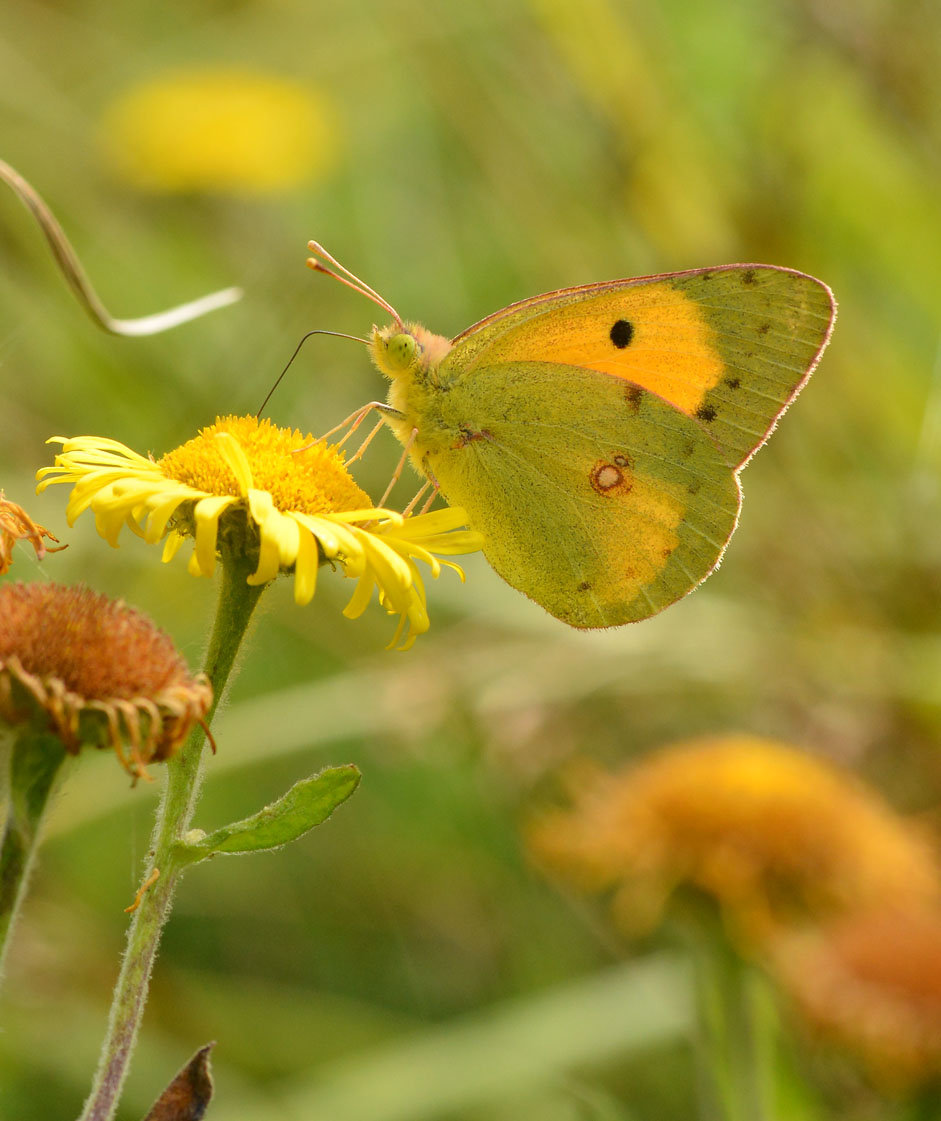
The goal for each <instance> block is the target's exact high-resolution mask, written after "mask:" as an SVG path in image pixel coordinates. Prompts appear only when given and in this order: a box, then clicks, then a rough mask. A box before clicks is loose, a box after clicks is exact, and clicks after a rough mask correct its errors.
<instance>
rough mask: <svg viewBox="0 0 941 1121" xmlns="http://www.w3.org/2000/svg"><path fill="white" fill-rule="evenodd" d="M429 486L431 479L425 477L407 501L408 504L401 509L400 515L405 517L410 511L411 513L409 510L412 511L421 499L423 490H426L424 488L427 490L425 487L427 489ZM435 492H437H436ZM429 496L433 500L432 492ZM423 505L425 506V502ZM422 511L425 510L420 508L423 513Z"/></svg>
mask: <svg viewBox="0 0 941 1121" xmlns="http://www.w3.org/2000/svg"><path fill="white" fill-rule="evenodd" d="M430 486H431V479H426V480H425V481H424V483H422V485H421V486H420V487H419V488H418V490H417V491H415V495H414V497H413V498H412V500H411V502H409V504H408V505H407V506H406V507H405V509H404V510H403V511H402V516H403V517H406V518H407V517H408V516H409V514H410V513H411V512H412V511H413V510H414V509H415V507H416V506H417V505H418V503H419V502H420V501H421V498H422V496H423V495H424V493H425V491H426V490H427V489H428V488H429V487H430ZM436 493H437V492H436ZM431 497H432V500H434V497H435V496H434V494H432V496H431ZM425 505H426V506H427V503H426V504H425ZM424 512H425V510H424V509H423V510H422V513H424Z"/></svg>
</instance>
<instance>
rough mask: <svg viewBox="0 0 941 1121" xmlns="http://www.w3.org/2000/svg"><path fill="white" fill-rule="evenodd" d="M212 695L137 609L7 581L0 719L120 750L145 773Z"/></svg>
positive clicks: (74, 744) (67, 741)
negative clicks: (147, 765)
mask: <svg viewBox="0 0 941 1121" xmlns="http://www.w3.org/2000/svg"><path fill="white" fill-rule="evenodd" d="M211 703H212V689H211V687H210V685H209V682H208V681H207V680H206V678H205V677H203V676H202V675H199V676H196V677H193V676H192V675H191V674H190V672H189V670H188V669H187V667H186V663H185V662H184V661H183V659H182V657H181V656H180V655H179V653H178V652H177V651H176V649H175V647H174V646H173V643H172V642H171V641H170V639H169V637H168V636H167V635H166V634H164V633H163V632H162V631H160V630H158V629H157V628H156V627H155V626H154V625H153V623H151V621H150V620H149V619H148V618H147V617H146V616H145V615H142V614H141V613H140V612H139V611H135V610H134V609H133V608H131V607H128V606H127V605H126V604H124V603H121V602H120V601H116V600H110V599H108V598H107V597H106V596H102V595H99V594H98V593H97V592H93V591H91V590H90V589H88V588H81V587H78V588H66V587H61V586H59V585H57V584H46V583H42V584H40V583H34V584H4V585H2V586H0V720H3V721H5V722H6V723H8V724H19V723H27V722H29V723H33V724H38V725H45V726H47V727H49V728H51V729H52V730H53V731H54V732H55V734H56V735H58V736H59V738H60V739H61V740H62V742H63V744H64V746H65V748H66V750H68V751H69V752H71V753H72V754H76V753H77V752H78V751H79V749H80V748H81V747H82V746H84V745H91V746H95V747H110V748H113V749H114V751H115V752H116V753H117V755H118V758H119V759H120V760H121V762H122V764H123V765H124V767H125V768H126V769H127V770H128V771H129V772H130V773H131V774H132V775H134V776H135V777H139V776H140V775H143V774H145V770H144V767H145V764H146V763H149V762H151V761H157V762H159V761H160V760H163V759H166V758H168V757H169V756H170V755H172V754H173V752H174V751H176V749H177V748H178V747H179V746H180V744H181V743H182V741H183V739H184V738H185V736H186V734H187V733H188V732H189V730H190V728H191V727H192V725H193V724H194V723H195V722H198V721H201V720H202V719H203V718H204V716H205V715H206V712H207V711H208V709H209V706H210V704H211ZM126 749H127V750H126Z"/></svg>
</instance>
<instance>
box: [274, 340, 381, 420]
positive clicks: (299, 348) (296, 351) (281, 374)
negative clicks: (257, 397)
mask: <svg viewBox="0 0 941 1121" xmlns="http://www.w3.org/2000/svg"><path fill="white" fill-rule="evenodd" d="M311 335H333V336H334V337H335V338H338V339H352V340H353V342H354V343H364V344H368V342H369V340H368V339H361V338H359V336H358V335H346V334H344V333H343V332H342V331H308V332H307V334H306V335H304V337H303V338H302V339H301V341H300V342H299V343H298V344H297V346H296V347H295V348H294V353H293V354H292V355H291V357H290V358H289V359H288V362H287V365H286V366H285V367H284V369H283V370H282V371H281V373H280V374H278V379H277V381H276V382H275V383H274V385H273V386H272V387H271V388H270V389H269V390H268V395H267V396H266V397H265V399H264V401H262V403H261V408H260V409H259V410H258V412H257V413H255V416H256V417H260V416H261V414H262V413H263V412H264V411H265V405H267V404H268V402H269V401H270V400H271V396H272V394H273V393H274V391H275V390H276V389H277V388H278V386H279V385H280V384H281V379H282V378H283V377H284V375H285V374H286V373H287V372H288V370H290V368H291V364H292V363H293V361H294V359H295V358H296V357H297V356H298V355H299V354H300V352H301V347H302V346H303V345H304V343H306V342H307V340H308V339H309V338H310V337H311Z"/></svg>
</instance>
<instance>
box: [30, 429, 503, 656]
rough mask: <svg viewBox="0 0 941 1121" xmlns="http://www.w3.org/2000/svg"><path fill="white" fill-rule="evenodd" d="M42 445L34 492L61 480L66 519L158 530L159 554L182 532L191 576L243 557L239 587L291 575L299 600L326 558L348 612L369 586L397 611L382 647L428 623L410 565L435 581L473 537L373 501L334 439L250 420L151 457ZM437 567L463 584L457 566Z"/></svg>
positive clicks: (456, 524)
mask: <svg viewBox="0 0 941 1121" xmlns="http://www.w3.org/2000/svg"><path fill="white" fill-rule="evenodd" d="M50 443H61V444H62V451H61V452H60V453H59V454H58V455H57V456H56V459H55V464H54V465H53V466H52V467H45V468H43V469H42V470H41V471H39V473H38V477H39V478H40V480H41V481H40V483H39V488H38V489H39V490H42V489H44V488H45V487H47V486H49V485H50V484H52V483H70V484H72V487H73V489H72V493H71V495H70V497H69V503H68V507H67V510H66V515H67V518H68V521H69V524H70V525H71V524H74V522H75V519H76V518H77V517H78V516H79V515H80V514H81V513H82V512H83V511H84V510H87V509H91V510H92V512H93V513H94V515H95V524H96V526H97V528H98V532H99V533H100V534H101V536H102V537H104V539H105V540H106V541H108V543H109V544H111V545H113V546H117V544H118V537H119V535H120V532H121V529H122V528H123V527H124V526H129V527H130V528H131V529H132V530H133V531H134V532H135V533H137V534H138V535H139V536H141V537H143V538H144V540H145V541H148V542H150V543H152V544H153V543H155V542H157V541H159V540H160V539H161V538H163V537H164V536H166V543H165V545H164V550H163V559H164V560H165V561H167V560H169V559H170V558H171V557H172V556H174V555H175V553H176V552H177V550H178V549H179V547H180V546H181V545H182V543H183V541H184V540H185V538H187V537H192V538H193V539H194V542H195V546H194V549H193V553H192V555H191V557H190V561H189V570H190V572H191V573H193V575H197V576H211V575H212V573H213V570H214V568H215V565H216V559H217V557H218V556H220V555H229V556H232V557H239V556H242V557H248V558H250V560H251V563H252V564H253V565H255V571H254V573H253V574H252V575H251V576H250V577H249V579H248V582H249V583H250V584H267V583H268V582H269V581H271V580H273V579H274V578H275V577H276V576H277V575H278V574H279V573H292V574H293V576H294V599H295V601H296V602H297V603H298V604H306V603H309V602H310V600H311V599H312V598H313V595H314V592H315V590H316V587H317V573H318V569H319V568H320V566H321V565H322V564H324V563H330V564H332V565H333V566H334V567H336V568H339V569H340V570H341V571H342V572H343V574H344V575H345V576H350V577H353V578H354V579H356V580H357V581H358V583H357V587H356V590H355V592H354V594H353V597H352V599H351V600H350V602H349V604H348V605H347V607H346V608H345V610H344V614H345V615H346V616H347V617H348V618H357V617H358V616H359V615H361V614H362V613H363V611H364V610H365V609H366V606H367V604H368V603H369V601H370V599H371V597H372V591H373V588H378V591H379V598H380V601H381V602H382V603H383V604H384V605H385V606H386V608H387V609H388V610H389V611H390V613H392V614H396V615H399V616H400V622H399V626H398V629H397V630H396V632H395V635H394V637H393V639H392V642H391V643H390V646H399V647H401V648H403V649H404V648H406V647H408V646H410V645H411V643H412V642H413V641H414V639H415V637H416V636H417V635H419V634H422V633H423V632H424V631H426V630H428V627H429V620H428V612H427V606H426V599H425V589H424V584H423V582H422V578H421V573H420V572H419V569H418V565H417V563H416V562H417V561H422V562H423V563H425V564H427V565H428V567H429V569H430V571H431V574H432V576H435V577H437V576H438V574H439V572H440V570H441V562H440V561H439V560H438V558H437V556H436V555H435V554H436V553H437V554H441V555H453V554H457V553H468V552H474V551H475V550H476V549H479V548H480V544H481V539H480V536H479V534H477V533H475V532H473V531H470V530H463V529H462V528H461V527H463V526H465V525H466V523H467V516H466V514H465V513H464V511H463V510H460V509H457V508H447V509H443V510H436V511H434V512H432V513H429V514H418V515H414V516H411V517H404V516H403V515H402V514H399V513H396V512H395V511H392V510H386V509H376V508H374V507H373V506H372V505H371V503H370V501H369V497H368V496H367V495H366V493H365V492H364V491H363V490H361V489H360V488H359V486H357V484H356V483H355V481H354V480H353V478H352V476H351V475H350V474H349V472H348V470H347V468H346V466H345V465H344V462H343V458H342V456H341V454H340V453H339V452H338V450H337V449H336V448H335V447H334V446H332V445H328V444H325V443H323V442H318V441H315V439H314V437H313V436H311V435H309V434H308V435H303V434H302V433H301V432H299V431H297V430H296V429H294V430H292V429H287V428H278V427H276V426H275V425H273V424H271V422H270V421H267V420H261V421H259V420H257V419H256V418H255V417H233V416H230V417H222V418H218V419H217V420H216V422H215V424H212V425H210V426H209V427H207V428H204V429H202V430H201V431H200V433H199V435H198V436H195V437H194V438H193V439H192V440H189V441H188V442H187V443H185V444H183V445H182V446H181V447H179V448H175V449H174V450H173V451H171V452H169V453H168V454H167V455H165V456H163V457H162V458H161V459H159V460H156V461H154V460H153V459H148V458H145V457H144V456H142V455H138V454H137V453H136V452H134V451H132V450H131V449H130V448H127V447H125V446H124V445H123V444H120V443H118V442H117V441H116V440H109V439H105V438H103V437H96V436H79V437H76V438H74V439H67V438H65V437H62V436H57V437H54V438H53V439H52V440H51V441H50ZM444 563H445V564H447V566H448V567H450V568H453V569H454V570H455V571H456V572H457V573H458V574H459V575H460V576H461V578H462V579H463V572H462V571H461V569H460V568H459V567H458V566H457V565H455V564H452V563H451V562H444Z"/></svg>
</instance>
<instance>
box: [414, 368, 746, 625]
mask: <svg viewBox="0 0 941 1121" xmlns="http://www.w3.org/2000/svg"><path fill="white" fill-rule="evenodd" d="M415 419H416V421H417V427H418V428H419V431H421V429H422V427H423V426H427V424H428V423H430V421H431V418H424V417H422V416H417V417H416V418H415ZM434 420H435V423H438V424H441V423H443V424H444V426H445V427H446V428H448V429H450V430H453V431H456V432H460V433H461V436H460V438H459V439H457V440H456V441H454V442H453V446H450V447H446V448H442V447H441V446H440V445H438V446H437V447H436V448H435V449H434V450H432V451H430V452H428V453H427V454H426V455H425V460H424V461H425V466H426V468H427V469H428V470H429V471H430V472H431V474H432V475H433V477H434V478H435V479H436V480H437V482H438V483H440V485H441V489H442V492H443V493H444V494H445V496H446V497H447V498H448V500H449V501H451V502H453V503H455V504H459V505H461V506H463V507H465V509H466V510H467V512H468V515H469V517H470V521H471V524H472V525H473V526H474V527H475V528H476V529H478V530H479V531H480V532H481V533H482V534H483V536H484V540H485V545H484V552H485V554H486V556H487V559H488V560H489V561H490V563H491V565H492V566H493V567H494V568H495V569H496V571H497V572H498V573H500V575H501V576H503V577H504V579H506V580H507V581H508V583H510V584H512V585H513V586H514V587H516V588H518V589H520V590H521V591H523V592H525V593H526V594H527V595H529V596H530V597H532V598H533V599H535V600H536V601H537V602H538V603H540V604H542V606H543V607H545V608H546V609H547V610H548V611H550V612H551V613H552V614H553V615H555V616H557V617H558V618H560V619H563V620H564V621H565V622H567V623H570V624H572V625H574V626H578V627H605V626H614V625H617V624H620V623H626V622H632V621H635V620H638V619H643V618H646V617H647V616H649V615H653V614H654V613H656V612H657V611H660V610H661V609H662V608H664V607H666V606H667V605H668V604H670V603H672V602H674V601H675V600H677V599H679V598H680V597H681V596H683V595H685V594H686V593H687V592H688V591H690V590H691V589H692V588H693V587H695V586H696V584H698V583H699V582H700V581H701V580H703V579H704V578H705V577H706V576H707V575H708V574H709V572H711V571H712V569H713V568H714V567H715V565H716V564H717V563H718V560H719V558H720V556H721V554H722V551H723V549H724V547H725V544H726V542H727V541H728V539H729V536H730V535H731V533H732V530H733V529H734V528H735V523H736V520H737V517H738V509H739V503H740V492H739V486H738V480H737V478H736V476H735V474H734V473H733V472H732V470H731V469H730V468H729V466H728V463H727V462H726V459H725V456H724V455H723V453H722V452H721V451H720V449H719V448H718V446H717V444H716V443H715V441H714V440H713V439H712V438H711V437H710V436H709V434H708V432H707V431H706V430H705V429H704V426H703V425H702V424H701V423H699V422H697V421H695V420H693V419H691V418H690V417H688V416H687V415H686V414H685V413H683V412H682V411H680V410H678V409H676V408H674V407H673V406H672V405H670V404H668V403H667V402H665V401H663V400H661V399H660V398H659V397H657V396H656V395H655V394H653V393H650V392H647V391H645V390H643V389H642V388H640V387H639V386H636V385H633V384H631V383H627V382H625V381H624V380H623V379H621V378H614V377H611V376H609V375H607V374H604V373H598V372H596V371H593V370H589V369H584V368H573V367H571V366H566V365H556V364H553V363H547V362H538V361H526V362H506V363H498V364H489V363H488V364H486V365H479V366H477V367H476V368H475V369H474V371H473V375H472V376H471V377H468V378H467V379H466V380H462V382H461V391H460V393H459V394H457V395H453V396H452V395H451V394H449V393H443V394H441V395H440V396H439V398H438V401H437V403H436V416H435V418H434Z"/></svg>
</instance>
